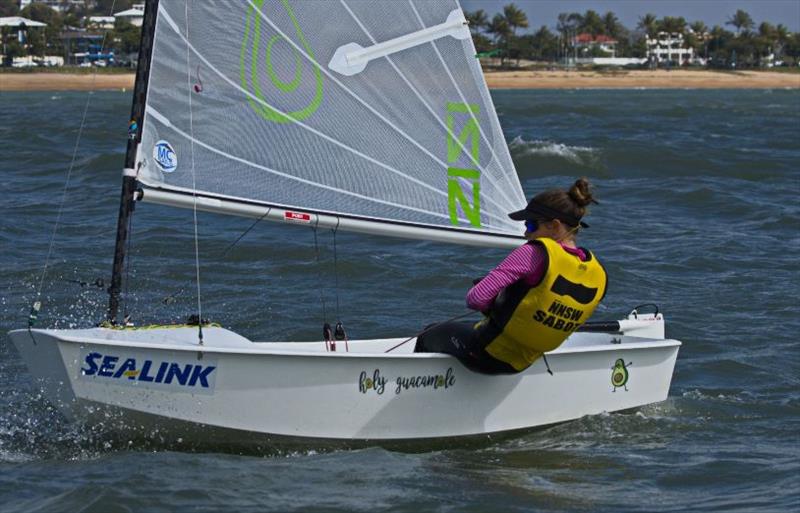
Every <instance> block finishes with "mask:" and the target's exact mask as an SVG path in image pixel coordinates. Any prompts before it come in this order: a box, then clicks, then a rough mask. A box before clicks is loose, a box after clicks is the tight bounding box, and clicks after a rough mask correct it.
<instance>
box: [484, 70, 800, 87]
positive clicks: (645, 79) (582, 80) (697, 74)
mask: <svg viewBox="0 0 800 513" xmlns="http://www.w3.org/2000/svg"><path fill="white" fill-rule="evenodd" d="M486 82H487V83H488V84H489V87H490V88H492V89H638V88H649V89H782V88H800V73H781V72H774V71H708V70H682V69H679V70H669V71H667V70H663V69H659V70H630V71H628V70H620V71H604V72H598V71H499V72H489V73H486Z"/></svg>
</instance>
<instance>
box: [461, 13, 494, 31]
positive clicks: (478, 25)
mask: <svg viewBox="0 0 800 513" xmlns="http://www.w3.org/2000/svg"><path fill="white" fill-rule="evenodd" d="M464 16H465V17H466V18H467V22H468V23H469V30H470V32H472V35H477V34H480V32H481V29H482V28H485V27H487V26H488V25H489V17H488V16H487V15H486V11H484V10H483V9H478V10H477V11H475V12H465V13H464Z"/></svg>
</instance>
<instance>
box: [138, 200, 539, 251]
mask: <svg viewBox="0 0 800 513" xmlns="http://www.w3.org/2000/svg"><path fill="white" fill-rule="evenodd" d="M137 199H138V200H139V201H144V202H145V203H155V204H158V205H164V206H169V207H176V208H186V209H192V208H195V207H196V208H197V210H201V211H204V212H211V213H216V214H226V215H235V216H242V217H249V218H256V219H262V220H267V221H277V222H284V223H289V224H294V225H301V226H302V225H305V226H309V227H313V228H330V229H335V230H341V231H347V232H356V233H364V234H369V235H382V236H389V237H400V238H405V239H418V240H430V241H436V242H446V243H451V244H461V245H466V246H481V247H495V248H506V249H513V248H516V247H518V246H520V245H522V244H523V243H525V239H524V238H523V237H521V236H517V235H510V234H499V233H498V234H487V233H480V232H475V231H470V230H464V229H457V228H444V227H437V226H426V225H419V224H414V223H400V222H394V221H387V220H378V219H366V218H358V217H354V216H344V215H334V214H328V213H322V212H314V211H309V210H301V209H295V208H292V207H287V206H279V205H267V204H260V203H257V202H243V201H237V200H231V199H225V198H215V197H210V196H205V195H202V194H198V195H193V194H192V193H191V192H184V193H181V192H174V191H167V190H162V189H154V188H149V187H148V188H146V189H144V190H143V191H141V192H140V194H139V197H138V198H137Z"/></svg>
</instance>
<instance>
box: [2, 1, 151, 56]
mask: <svg viewBox="0 0 800 513" xmlns="http://www.w3.org/2000/svg"><path fill="white" fill-rule="evenodd" d="M133 3H134V0H94V1H93V2H86V5H81V4H73V3H65V4H64V7H65V9H64V10H63V11H56V10H54V9H51V8H50V7H48V6H47V5H45V4H41V3H35V2H34V3H31V4H28V5H27V6H26V7H25V8H24V9H20V8H19V0H0V16H22V17H23V18H28V19H30V20H33V21H39V22H41V23H46V24H47V26H46V27H44V28H43V29H30V30H29V31H28V34H27V36H28V39H27V41H26V44H25V45H21V44H20V43H19V41H18V40H17V39H16V37H9V36H10V34H4V35H3V36H4V42H5V54H6V60H11V59H13V58H14V57H23V56H26V55H33V56H44V55H64V54H65V53H67V51H68V50H69V49H67V48H65V40H64V39H63V38H62V36H63V35H64V33H65V32H68V31H70V30H71V29H89V30H88V31H87V32H88V33H92V32H94V33H96V34H100V35H102V34H103V32H104V31H103V30H92V29H93V28H95V27H93V26H92V24H90V23H88V21H87V20H88V17H90V16H110V15H111V14H113V13H112V10H113V12H120V11H124V10H127V9H130V8H131V6H132V5H133ZM9 32H12V31H9ZM13 33H14V35H15V34H16V30H14V31H13ZM140 35H141V29H140V28H139V27H135V26H133V25H131V24H130V23H128V22H125V21H121V20H119V21H116V22H115V24H114V28H113V29H111V30H109V31H108V32H107V33H106V34H105V38H104V39H103V42H104V44H103V46H104V48H103V51H104V52H106V53H107V52H114V54H115V55H128V54H132V53H136V52H138V50H139V39H140ZM98 44H99V42H98ZM72 50H73V51H75V50H77V49H75V48H73V49H72Z"/></svg>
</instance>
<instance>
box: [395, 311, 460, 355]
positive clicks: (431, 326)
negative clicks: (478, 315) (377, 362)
mask: <svg viewBox="0 0 800 513" xmlns="http://www.w3.org/2000/svg"><path fill="white" fill-rule="evenodd" d="M474 313H475V311H474V310H470V311H468V312H466V313H463V314H460V315H456V316H455V317H450V318H449V319H446V320H444V321H441V322H435V323H433V324H431V325H430V326H428V327H427V328H425V329H424V330H422V331H420V332H419V333H417V334H416V335H414V336H412V337H408V338H407V339H405V340H403V341H402V342H400V343H399V344H397V345H395V346H392V347H390V348H389V349H387V350H386V351H384V353H391V352H392V351H394V350H395V349H397V348H398V347H400V346H402V345H403V344H407V343H408V342H410V341H412V340H414V339H415V338H419V337H421V336H422V335H424V334H425V333H427V332H429V331H430V330H432V329H433V328H435V327H437V326H440V325H442V324H444V323H446V322H453V321H457V320H459V319H462V318H464V317H466V316H468V315H472V314H474Z"/></svg>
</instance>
